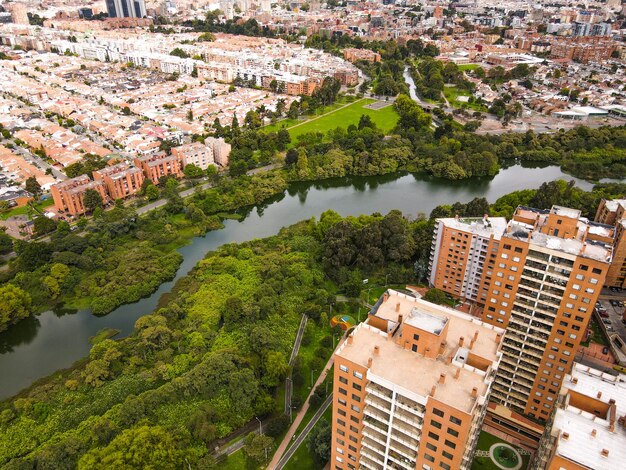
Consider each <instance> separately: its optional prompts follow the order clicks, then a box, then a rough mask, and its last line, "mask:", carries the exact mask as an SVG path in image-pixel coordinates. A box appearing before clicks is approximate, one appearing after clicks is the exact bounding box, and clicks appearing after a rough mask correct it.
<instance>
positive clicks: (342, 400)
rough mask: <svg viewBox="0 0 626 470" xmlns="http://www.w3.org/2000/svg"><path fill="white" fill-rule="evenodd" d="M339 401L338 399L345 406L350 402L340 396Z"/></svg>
mask: <svg viewBox="0 0 626 470" xmlns="http://www.w3.org/2000/svg"><path fill="white" fill-rule="evenodd" d="M337 401H338V402H339V403H340V404H341V405H344V406H346V405H347V404H348V402H347V401H346V400H344V399H343V398H339V399H338V400H337Z"/></svg>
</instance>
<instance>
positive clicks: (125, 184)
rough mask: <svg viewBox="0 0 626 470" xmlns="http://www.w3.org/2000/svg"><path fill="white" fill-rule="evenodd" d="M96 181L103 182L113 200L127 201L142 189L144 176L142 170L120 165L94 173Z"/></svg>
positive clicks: (124, 163)
mask: <svg viewBox="0 0 626 470" xmlns="http://www.w3.org/2000/svg"><path fill="white" fill-rule="evenodd" d="M93 177H94V180H96V181H103V182H104V184H105V185H106V188H107V191H108V192H109V195H110V196H111V199H113V200H115V199H126V198H127V197H130V196H134V195H135V194H137V192H139V190H140V189H141V185H142V183H143V181H144V179H145V178H144V175H143V172H142V171H141V169H140V168H137V167H129V166H128V163H126V162H123V163H118V164H117V165H112V166H108V167H105V168H103V169H101V170H97V171H94V172H93Z"/></svg>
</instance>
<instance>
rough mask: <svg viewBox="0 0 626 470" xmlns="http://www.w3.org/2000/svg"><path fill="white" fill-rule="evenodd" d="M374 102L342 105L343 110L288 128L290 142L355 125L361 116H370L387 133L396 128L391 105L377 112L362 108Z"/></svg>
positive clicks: (368, 99) (396, 120)
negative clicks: (309, 134)
mask: <svg viewBox="0 0 626 470" xmlns="http://www.w3.org/2000/svg"><path fill="white" fill-rule="evenodd" d="M375 101H376V100H374V99H370V98H363V99H361V100H359V101H355V102H354V103H352V104H350V105H348V106H345V105H344V106H345V107H344V108H340V109H337V110H335V111H331V112H329V113H327V114H325V115H323V116H322V117H317V118H316V117H312V118H311V119H309V120H308V121H305V122H303V123H301V124H296V125H295V126H292V127H288V128H287V129H288V130H289V134H290V135H291V140H292V141H293V142H296V141H297V138H298V136H299V135H302V134H306V133H307V132H323V133H324V134H325V133H327V132H328V131H330V130H332V129H335V128H336V127H344V128H345V127H348V126H349V125H350V124H354V125H357V124H358V123H359V119H360V118H361V116H362V115H363V114H366V115H368V116H370V117H371V118H372V121H374V123H375V124H376V125H377V126H378V128H379V129H380V130H382V131H383V132H389V131H391V130H392V129H393V128H394V127H395V126H396V123H397V122H398V114H397V113H396V111H395V110H394V109H393V105H389V106H386V107H384V108H382V109H379V110H374V109H369V108H365V107H364V106H366V105H368V104H370V103H373V102H375Z"/></svg>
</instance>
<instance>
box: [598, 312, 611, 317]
mask: <svg viewBox="0 0 626 470" xmlns="http://www.w3.org/2000/svg"><path fill="white" fill-rule="evenodd" d="M598 315H600V316H601V317H602V318H609V314H608V313H607V311H606V310H605V311H603V312H602V311H600V310H598Z"/></svg>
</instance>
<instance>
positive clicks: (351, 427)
mask: <svg viewBox="0 0 626 470" xmlns="http://www.w3.org/2000/svg"><path fill="white" fill-rule="evenodd" d="M350 431H352V432H354V433H358V432H359V428H357V427H356V426H352V425H351V426H350Z"/></svg>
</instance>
